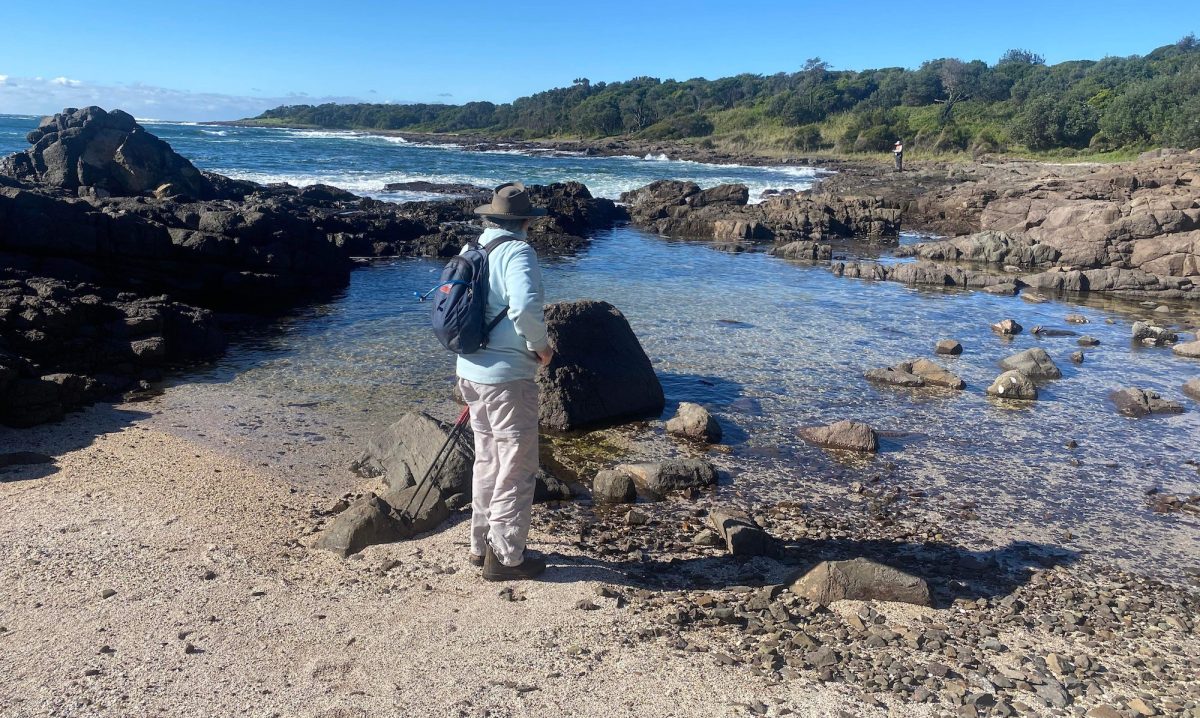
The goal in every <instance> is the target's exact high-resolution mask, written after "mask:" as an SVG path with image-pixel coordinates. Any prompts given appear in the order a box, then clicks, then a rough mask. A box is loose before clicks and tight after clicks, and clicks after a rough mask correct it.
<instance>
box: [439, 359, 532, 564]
mask: <svg viewBox="0 0 1200 718" xmlns="http://www.w3.org/2000/svg"><path fill="white" fill-rule="evenodd" d="M458 387H459V390H460V391H462V395H463V398H464V399H466V401H467V406H468V407H470V410H471V430H472V431H473V432H474V433H475V471H474V476H473V478H472V481H471V495H472V501H471V553H473V554H475V555H476V556H481V555H483V552H484V548H485V547H486V545H487V544H491V546H492V551H494V552H495V553H496V558H498V559H500V563H502V564H504V565H505V566H516V565H518V564H520V563H521V561H522V560H524V554H525V540H526V538H527V537H528V536H529V519H530V513H531V511H532V509H533V492H534V488H535V486H536V480H537V479H536V476H537V470H538V387H537V383H535V382H534V381H533V380H532V379H522V380H519V381H510V382H506V383H504V384H476V383H475V382H472V381H467V380H466V379H459V380H458Z"/></svg>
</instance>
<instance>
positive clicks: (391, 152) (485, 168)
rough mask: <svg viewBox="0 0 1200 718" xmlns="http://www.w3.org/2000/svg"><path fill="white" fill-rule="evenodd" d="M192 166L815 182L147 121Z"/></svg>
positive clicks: (245, 173) (357, 185)
mask: <svg viewBox="0 0 1200 718" xmlns="http://www.w3.org/2000/svg"><path fill="white" fill-rule="evenodd" d="M37 121H38V119H37V118H33V117H15V116H11V115H8V116H5V115H0V154H8V153H10V152H16V151H18V150H22V149H25V148H26V147H28V144H27V143H26V142H25V135H26V133H28V132H29V130H30V129H32V128H33V127H36V126H37ZM142 124H143V126H144V127H145V128H146V129H147V130H149V131H150V132H152V133H154V134H155V135H158V136H159V137H161V138H162V139H164V140H166V141H167V142H169V143H170V144H171V146H172V147H174V148H175V150H176V151H178V152H179V153H180V154H182V155H183V156H185V157H187V158H189V159H190V160H192V162H193V163H195V164H196V166H198V167H200V168H201V169H205V170H212V171H214V172H220V173H221V174H225V175H229V176H231V177H237V178H240V179H248V180H253V181H255V182H263V183H268V182H290V183H292V184H295V185H306V184H314V183H318V182H320V183H324V184H331V185H335V186H337V187H341V188H343V189H347V190H350V191H351V192H356V193H358V194H362V195H365V196H370V197H377V198H379V199H392V200H414V199H437V198H438V195H425V194H421V193H411V192H410V193H400V194H397V193H386V194H385V193H384V192H383V188H384V186H385V185H386V184H388V183H392V182H408V181H413V180H426V181H429V182H444V183H451V182H453V183H470V184H477V185H481V186H484V187H494V186H496V185H498V184H501V183H503V182H507V181H509V179H511V178H513V177H519V178H522V180H523V181H524V182H525V183H526V184H545V183H548V182H555V181H562V180H565V179H573V180H578V181H580V182H583V183H584V184H586V185H587V186H588V188H589V189H590V190H591V191H592V194H593V195H595V196H597V197H609V198H611V199H616V198H617V197H618V196H619V195H620V194H621V193H622V192H624V191H626V190H630V189H635V188H637V187H642V186H644V185H646V184H649V183H650V182H653V181H654V180H658V179H682V180H692V181H695V182H697V183H699V184H700V185H701V186H704V187H708V186H711V185H716V184H721V183H724V182H743V183H745V184H747V185H748V186H749V187H750V194H751V197H753V198H757V197H758V196H759V194H761V192H762V190H764V189H772V188H773V189H782V188H785V187H792V188H797V189H800V188H803V187H807V186H809V185H811V183H812V181H813V178H814V177H816V176H817V175H818V174H819V171H818V170H815V169H813V168H811V167H771V168H767V167H742V166H737V165H708V164H700V163H697V162H687V161H671V160H668V159H667V158H666V157H665V156H658V157H654V156H646V157H614V158H603V157H585V156H582V155H571V154H562V153H553V152H539V153H532V154H530V153H521V152H518V151H516V150H503V149H501V150H495V151H490V152H468V151H464V150H462V149H460V148H458V147H456V146H454V145H417V144H410V143H408V142H405V141H404V140H403V139H401V138H399V137H385V136H378V135H368V134H364V133H361V132H349V131H338V130H292V129H275V128H256V127H217V126H205V125H200V124H197V123H194V122H162V121H153V120H148V121H143V123H142Z"/></svg>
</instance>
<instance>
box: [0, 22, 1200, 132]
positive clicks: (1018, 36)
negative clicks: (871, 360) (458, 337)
mask: <svg viewBox="0 0 1200 718" xmlns="http://www.w3.org/2000/svg"><path fill="white" fill-rule="evenodd" d="M743 7H746V8H749V9H742V8H739V7H738V6H737V5H736V4H735V3H730V2H728V0H723V1H721V2H715V1H714V2H710V1H708V0H693V1H692V2H688V3H680V2H652V1H650V0H642V1H641V2H625V1H624V0H617V1H608V2H595V3H572V2H562V0H559V1H558V2H526V3H498V2H495V0H492V1H491V2H442V3H431V2H428V1H425V2H421V3H406V2H396V1H395V0H391V1H390V2H383V1H380V2H365V1H361V0H343V1H342V2H336V3H335V2H329V1H328V0H323V1H322V2H309V1H308V0H292V1H291V2H280V1H276V0H240V1H239V2H229V1H227V0H207V1H206V2H190V1H189V2H161V0H160V1H158V2H146V1H131V0H106V2H103V3H71V4H69V5H65V6H62V7H59V8H56V9H55V10H54V12H53V13H51V14H52V15H53V16H54V20H53V21H52V22H51V21H50V20H48V19H47V15H46V12H47V11H46V9H45V6H44V4H38V3H33V2H4V3H2V4H0V27H2V28H6V30H5V33H4V35H5V37H4V42H3V43H2V44H0V113H8V112H11V113H29V114H41V113H48V112H52V111H55V110H56V109H61V108H62V107H63V106H66V105H84V104H100V105H104V106H108V107H117V106H121V107H125V108H127V109H129V110H130V111H132V112H133V113H134V114H135V115H138V116H141V117H159V118H163V119H229V118H233V117H241V116H245V115H251V114H257V113H258V112H259V111H261V110H262V109H266V108H267V107H272V106H274V105H276V104H279V103H281V102H319V101H327V100H337V101H353V100H356V99H357V100H365V101H375V102H396V101H401V102H403V101H418V102H466V101H469V100H481V99H482V100H492V101H495V102H504V101H508V100H511V99H513V98H515V97H519V96H521V95H525V94H529V93H532V92H536V91H538V90H542V89H547V88H550V87H557V86H563V85H568V84H570V82H571V80H573V79H574V78H576V77H588V78H590V79H591V80H592V81H593V82H596V81H600V80H605V81H612V80H623V79H629V78H630V77H634V76H637V75H653V76H656V77H661V78H675V79H680V80H683V79H688V78H691V77H709V78H713V77H722V76H726V75H733V74H737V73H741V72H752V73H762V74H770V73H774V72H780V71H793V70H796V69H798V68H799V67H800V66H801V65H802V64H803V63H804V60H805V59H806V58H809V57H813V56H820V57H821V58H823V59H825V60H826V61H827V62H829V63H831V64H832V65H833V67H834V68H837V69H865V68H872V67H889V66H904V67H915V66H917V65H919V64H920V63H921V62H922V61H923V60H927V59H932V58H937V57H960V58H962V59H966V60H970V59H981V60H985V61H987V62H989V63H991V62H995V61H996V59H997V58H999V56H1000V55H1001V53H1003V52H1004V51H1005V50H1006V49H1008V48H1012V47H1024V48H1028V49H1031V50H1034V51H1036V52H1039V53H1041V54H1043V55H1045V57H1046V59H1047V61H1049V62H1051V63H1054V62H1059V61H1062V60H1070V59H1097V58H1100V57H1103V56H1105V55H1130V54H1144V53H1146V52H1149V51H1150V50H1152V49H1154V48H1155V47H1158V46H1160V45H1165V44H1167V43H1170V42H1174V41H1175V40H1177V39H1179V38H1180V37H1182V36H1183V35H1186V34H1187V33H1188V32H1197V33H1200V10H1197V9H1196V8H1197V4H1196V2H1195V0H1190V1H1188V2H1183V1H1176V0H1159V1H1158V2H1155V3H1154V4H1153V6H1152V7H1153V10H1152V11H1150V10H1148V11H1145V12H1142V11H1139V9H1138V7H1139V6H1137V5H1131V4H1130V3H1128V2H1105V1H1096V0H1093V1H1092V2H1077V1H1067V2H1055V1H1054V0H1041V1H1039V2H1026V1H1025V0H1009V1H1007V2H1003V3H987V4H986V5H985V4H983V3H973V2H961V0H960V1H958V2H923V3H922V2H916V3H906V4H901V3H895V2H876V1H874V0H859V1H857V2H852V3H837V2H829V0H824V1H823V2H797V1H795V0H792V1H790V2H789V1H787V0H784V1H783V2H765V3H752V4H747V5H745V6H743ZM1145 7H1146V8H1149V7H1150V6H1149V5H1146V6H1145ZM19 28H27V29H28V30H29V31H28V32H23V31H20V30H19Z"/></svg>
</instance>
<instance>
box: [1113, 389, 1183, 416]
mask: <svg viewBox="0 0 1200 718" xmlns="http://www.w3.org/2000/svg"><path fill="white" fill-rule="evenodd" d="M1111 398H1112V402H1113V404H1114V405H1115V406H1116V407H1117V411H1118V412H1120V413H1121V414H1124V415H1125V416H1149V415H1151V414H1181V413H1183V405H1182V404H1180V403H1179V402H1177V401H1171V400H1170V399H1164V398H1163V397H1162V395H1161V394H1159V393H1158V392H1157V391H1153V390H1150V389H1138V388H1126V389H1118V390H1117V391H1114V392H1113V393H1112V396H1111Z"/></svg>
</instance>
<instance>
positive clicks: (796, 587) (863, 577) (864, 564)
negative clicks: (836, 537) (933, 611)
mask: <svg viewBox="0 0 1200 718" xmlns="http://www.w3.org/2000/svg"><path fill="white" fill-rule="evenodd" d="M790 590H791V592H792V593H795V594H797V595H799V596H803V597H805V598H807V599H808V600H810V601H814V602H816V603H819V604H821V605H823V606H827V605H829V604H830V603H833V602H834V601H840V600H843V599H850V600H855V601H894V602H899V603H912V604H916V605H918V606H932V605H933V598H932V596H931V595H930V593H929V585H928V584H927V583H925V579H923V578H920V577H918V576H913V575H911V574H907V573H905V572H903V571H900V570H898V569H895V568H892V567H891V566H885V565H883V564H880V563H876V562H874V561H871V560H870V559H866V558H856V559H853V560H851V561H822V562H821V563H819V564H817V565H816V566H815V567H813V568H812V569H811V570H809V571H808V572H806V573H805V574H804V575H802V576H800V577H799V578H798V579H796V580H795V581H794V582H793V583H792V585H791V587H790Z"/></svg>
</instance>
